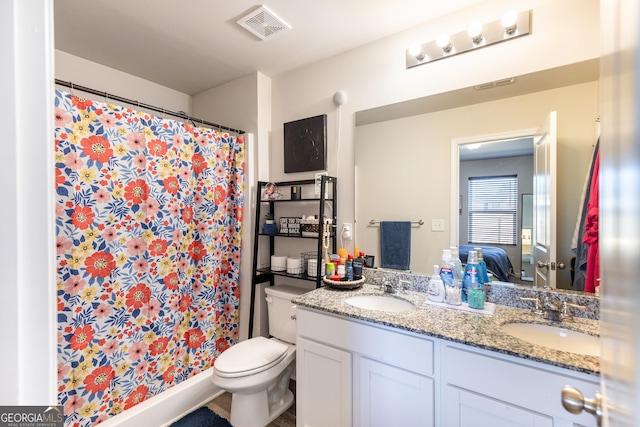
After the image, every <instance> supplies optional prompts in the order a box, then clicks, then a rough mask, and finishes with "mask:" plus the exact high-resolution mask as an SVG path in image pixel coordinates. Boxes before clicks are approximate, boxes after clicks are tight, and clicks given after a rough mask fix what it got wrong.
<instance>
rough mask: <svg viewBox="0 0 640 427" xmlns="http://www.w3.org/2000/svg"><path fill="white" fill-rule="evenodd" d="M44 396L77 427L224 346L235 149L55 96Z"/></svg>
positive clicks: (238, 151)
mask: <svg viewBox="0 0 640 427" xmlns="http://www.w3.org/2000/svg"><path fill="white" fill-rule="evenodd" d="M55 126H56V127H55V130H56V135H55V144H56V147H55V150H56V151H55V162H56V168H55V172H56V194H57V203H56V238H57V295H58V296H57V301H58V380H59V381H58V385H59V387H58V396H59V403H60V404H62V405H64V412H65V425H67V426H83V427H84V426H91V425H95V424H97V423H99V422H102V421H105V420H106V419H107V418H108V417H110V416H113V415H116V414H118V413H120V412H122V411H124V410H126V409H129V408H131V407H132V406H134V405H136V404H138V403H140V402H142V401H144V400H145V399H147V398H149V397H151V396H154V395H156V394H158V393H161V392H162V391H164V390H166V389H167V388H169V387H171V386H173V385H175V384H178V383H180V382H181V381H183V380H185V379H187V378H188V377H190V376H193V375H195V374H198V373H200V372H202V371H204V370H205V369H208V368H210V367H211V366H213V362H214V360H215V358H216V356H217V355H218V354H220V352H222V351H223V350H225V349H226V348H228V347H229V346H230V345H233V344H235V343H236V342H237V340H238V319H239V316H238V305H239V263H240V231H241V230H240V229H241V222H242V204H243V177H244V140H243V137H236V136H233V135H229V134H226V133H221V132H218V131H215V130H211V129H204V128H194V127H193V126H191V125H189V124H186V123H183V122H179V121H176V120H169V119H165V118H162V117H156V116H153V115H150V114H147V113H142V112H137V111H133V110H131V109H128V108H124V107H118V106H114V105H110V104H107V103H102V102H96V101H90V100H84V99H80V98H77V97H75V96H73V95H71V94H69V93H66V92H62V91H56V94H55Z"/></svg>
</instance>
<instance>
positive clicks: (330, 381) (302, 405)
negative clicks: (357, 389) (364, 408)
mask: <svg viewBox="0 0 640 427" xmlns="http://www.w3.org/2000/svg"><path fill="white" fill-rule="evenodd" d="M296 343H297V345H296V347H297V349H296V359H297V361H296V363H297V367H296V378H297V381H296V394H297V398H296V400H297V404H296V426H298V427H327V426H331V427H334V426H335V427H339V426H344V427H348V426H350V425H351V407H352V399H351V375H352V373H351V354H350V353H348V352H346V351H342V350H338V349H336V348H333V347H329V346H326V345H323V344H319V343H316V342H314V341H309V340H307V339H304V338H300V337H298V340H297V341H296Z"/></svg>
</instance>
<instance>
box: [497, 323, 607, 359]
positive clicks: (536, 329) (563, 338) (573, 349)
mask: <svg viewBox="0 0 640 427" xmlns="http://www.w3.org/2000/svg"><path fill="white" fill-rule="evenodd" d="M501 329H502V331H503V332H506V333H507V334H509V335H511V336H514V337H516V338H519V339H521V340H524V341H527V342H529V343H531V344H536V345H541V346H544V347H547V348H553V349H555V350H560V351H568V352H570V353H578V354H585V355H588V356H600V338H598V337H594V336H593V335H589V334H585V333H582V332H577V331H571V330H569V329H563V328H559V327H557V326H552V325H542V324H538V323H506V324H504V325H502V327H501Z"/></svg>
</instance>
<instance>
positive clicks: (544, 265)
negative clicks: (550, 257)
mask: <svg viewBox="0 0 640 427" xmlns="http://www.w3.org/2000/svg"><path fill="white" fill-rule="evenodd" d="M538 268H546V269H547V270H548V269H549V261H538Z"/></svg>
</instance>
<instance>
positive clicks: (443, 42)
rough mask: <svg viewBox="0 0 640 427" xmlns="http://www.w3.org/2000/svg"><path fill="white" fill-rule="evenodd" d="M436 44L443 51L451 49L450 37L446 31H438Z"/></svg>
mask: <svg viewBox="0 0 640 427" xmlns="http://www.w3.org/2000/svg"><path fill="white" fill-rule="evenodd" d="M436 44H437V45H438V46H439V47H440V48H442V50H444V51H445V53H449V51H450V50H451V37H449V34H447V33H440V34H439V35H438V38H436Z"/></svg>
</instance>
